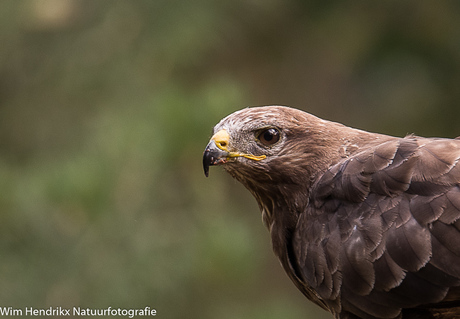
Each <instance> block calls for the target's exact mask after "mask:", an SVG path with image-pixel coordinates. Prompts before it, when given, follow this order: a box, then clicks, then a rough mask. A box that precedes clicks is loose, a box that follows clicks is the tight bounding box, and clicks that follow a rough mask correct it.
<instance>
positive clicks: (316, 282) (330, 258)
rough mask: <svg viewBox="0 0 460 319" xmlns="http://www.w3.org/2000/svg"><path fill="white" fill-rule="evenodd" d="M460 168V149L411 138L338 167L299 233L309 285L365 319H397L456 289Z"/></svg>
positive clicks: (300, 259)
mask: <svg viewBox="0 0 460 319" xmlns="http://www.w3.org/2000/svg"><path fill="white" fill-rule="evenodd" d="M459 159H460V140H448V139H424V138H416V137H409V138H405V139H394V140H390V141H386V142H384V143H382V144H380V145H374V146H372V147H369V148H367V149H366V148H364V149H363V148H361V151H359V152H358V153H356V154H355V155H353V156H351V157H349V158H347V159H344V160H343V161H342V162H339V163H337V164H335V165H333V166H332V167H330V169H328V170H327V171H326V172H324V173H323V174H322V175H321V176H320V177H318V178H317V180H316V181H315V183H314V184H313V187H312V189H311V192H310V203H311V205H309V206H308V207H307V209H306V211H305V212H304V213H303V214H301V215H300V217H299V222H298V226H297V229H296V233H295V238H296V240H295V242H294V243H293V245H294V251H295V252H296V258H297V263H298V267H297V268H298V269H299V273H300V277H301V278H302V280H305V283H306V285H308V286H309V287H312V288H313V289H315V290H316V291H317V292H318V294H319V296H320V297H322V298H324V300H325V302H326V303H328V302H337V301H339V302H340V301H341V303H342V308H341V309H342V311H343V312H344V313H345V312H347V311H348V312H350V313H353V314H355V315H357V316H361V317H364V318H365V317H369V318H371V317H381V318H396V317H397V316H398V314H399V313H400V312H401V309H402V308H406V307H416V306H418V307H420V306H422V305H424V304H433V303H436V302H439V301H441V300H443V298H445V297H446V295H447V294H448V292H449V289H458V287H460V186H459V184H460V165H458V161H459ZM325 216H329V217H327V218H326V217H325ZM300 225H302V226H300ZM451 287H454V288H451Z"/></svg>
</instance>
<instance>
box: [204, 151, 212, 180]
mask: <svg viewBox="0 0 460 319" xmlns="http://www.w3.org/2000/svg"><path fill="white" fill-rule="evenodd" d="M211 161H212V156H211V154H209V149H206V150H205V151H204V153H203V170H204V175H205V176H206V177H209V166H210V165H211Z"/></svg>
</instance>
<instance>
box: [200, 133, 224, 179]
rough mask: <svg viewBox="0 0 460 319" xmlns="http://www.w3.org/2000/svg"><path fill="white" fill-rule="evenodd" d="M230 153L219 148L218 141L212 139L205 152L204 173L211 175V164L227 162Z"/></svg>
mask: <svg viewBox="0 0 460 319" xmlns="http://www.w3.org/2000/svg"><path fill="white" fill-rule="evenodd" d="M228 155H229V153H228V152H227V151H224V150H221V149H220V148H218V147H217V145H216V142H215V141H213V140H211V141H210V142H209V144H208V145H207V146H206V149H205V150H204V153H203V169H204V175H206V177H208V176H209V166H212V165H219V164H224V163H226V162H227V157H228Z"/></svg>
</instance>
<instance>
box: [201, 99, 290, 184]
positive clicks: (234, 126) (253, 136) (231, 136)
mask: <svg viewBox="0 0 460 319" xmlns="http://www.w3.org/2000/svg"><path fill="white" fill-rule="evenodd" d="M281 118H282V112H280V109H279V108H278V107H270V108H268V107H267V108H266V107H259V108H248V109H243V110H241V111H237V112H235V113H233V114H230V115H229V116H227V117H226V118H224V119H223V120H222V121H220V122H219V123H218V124H217V125H216V126H215V127H214V130H213V136H212V137H211V140H210V142H209V144H208V145H207V146H206V149H205V151H204V154H203V167H204V171H205V174H206V176H208V174H209V166H212V165H222V164H225V165H226V168H227V170H233V169H244V168H245V167H246V168H247V167H251V168H257V167H259V168H261V167H264V166H267V165H266V164H268V163H269V162H270V161H271V160H272V159H273V158H274V157H277V156H279V155H280V154H281V153H282V150H283V147H284V146H285V143H286V139H287V135H288V133H289V132H288V130H287V128H286V127H285V125H283V124H282V123H283V121H281V120H280V119H281Z"/></svg>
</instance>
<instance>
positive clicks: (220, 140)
mask: <svg viewBox="0 0 460 319" xmlns="http://www.w3.org/2000/svg"><path fill="white" fill-rule="evenodd" d="M211 140H213V141H214V143H216V146H217V147H218V148H220V149H221V150H222V151H225V152H228V157H246V158H249V159H252V160H254V161H260V160H263V159H265V158H266V157H267V156H265V155H252V154H244V153H238V152H230V151H229V150H228V144H229V141H230V135H229V134H228V132H227V131H226V130H220V131H219V132H217V133H216V134H214V135H213V137H212V138H211Z"/></svg>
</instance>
